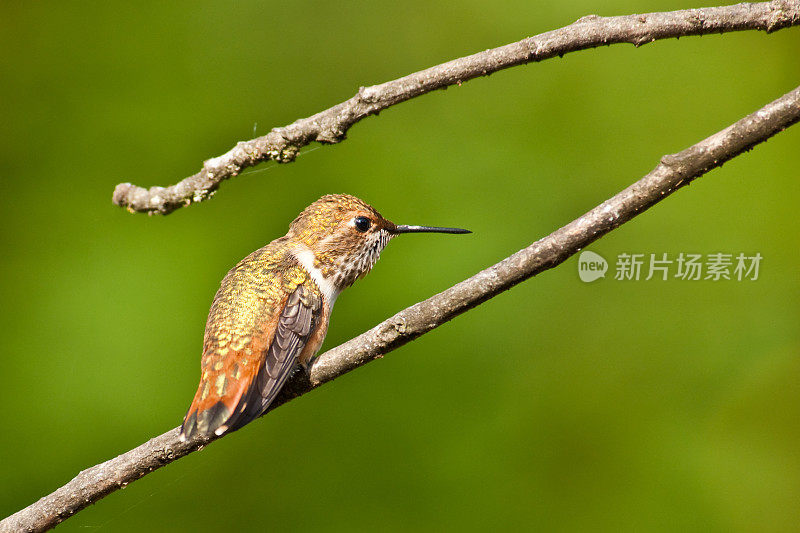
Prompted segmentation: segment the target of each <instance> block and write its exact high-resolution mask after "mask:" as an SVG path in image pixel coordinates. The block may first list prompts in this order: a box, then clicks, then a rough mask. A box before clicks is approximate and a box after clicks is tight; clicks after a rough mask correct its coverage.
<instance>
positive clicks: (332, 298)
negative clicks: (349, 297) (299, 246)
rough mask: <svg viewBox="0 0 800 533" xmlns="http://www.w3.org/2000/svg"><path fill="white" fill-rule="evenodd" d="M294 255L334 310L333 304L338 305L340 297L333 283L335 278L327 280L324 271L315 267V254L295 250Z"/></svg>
mask: <svg viewBox="0 0 800 533" xmlns="http://www.w3.org/2000/svg"><path fill="white" fill-rule="evenodd" d="M292 253H293V255H294V257H295V259H297V261H298V262H299V263H300V264H301V265H303V268H305V269H306V270H307V271H308V273H309V274H311V277H312V278H313V279H314V282H315V283H316V284H317V287H319V290H320V291H322V295H323V296H324V297H325V302H326V303H327V304H328V308H329V309H333V304H334V303H336V298H337V297H338V296H339V289H338V288H337V287H336V284H335V283H334V282H333V277H330V278H326V277H325V276H323V275H322V271H321V270H320V269H318V268H317V267H315V266H314V252H312V251H311V250H309V249H308V248H306V249H305V250H294V251H293V252H292Z"/></svg>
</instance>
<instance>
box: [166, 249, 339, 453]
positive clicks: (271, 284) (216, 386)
mask: <svg viewBox="0 0 800 533" xmlns="http://www.w3.org/2000/svg"><path fill="white" fill-rule="evenodd" d="M240 270H241V269H239V267H237V268H236V269H234V270H232V271H231V273H230V274H229V275H228V276H227V277H226V279H225V280H223V283H222V287H221V288H220V291H219V292H218V293H217V296H216V297H215V300H214V304H213V305H212V309H211V313H210V314H209V321H208V324H207V325H206V342H205V346H204V353H203V362H202V364H203V373H202V377H201V380H200V385H199V387H198V390H197V393H196V394H195V397H194V401H193V402H192V405H191V407H189V411H188V413H187V414H186V418H185V419H184V422H183V426H182V428H181V435H182V437H183V438H191V437H192V436H193V435H194V434H195V433H203V434H211V433H216V434H217V435H222V434H223V433H225V432H226V431H232V430H236V429H239V428H241V427H242V426H244V425H245V424H247V423H248V422H251V421H252V420H254V419H256V418H258V417H259V416H261V415H262V414H263V413H264V411H266V409H267V408H268V407H269V405H270V403H271V402H272V401H273V400H274V399H275V396H276V395H277V394H278V392H280V390H281V388H282V387H283V385H284V383H285V382H286V379H287V378H288V377H289V375H290V374H291V372H292V369H293V368H294V366H295V363H296V362H297V360H298V358H300V356H301V355H302V356H303V357H304V358H306V357H310V356H311V355H313V353H308V352H316V350H317V349H318V348H319V346H320V344H322V337H324V334H325V330H326V329H327V320H326V317H324V316H323V315H324V313H325V310H324V306H323V303H322V295H321V293H320V292H319V289H318V288H317V286H316V285H315V284H314V282H313V281H312V280H311V279H310V277H309V276H308V274H307V273H306V272H305V270H304V269H302V268H301V267H300V266H299V265H296V266H292V267H290V268H289V269H286V270H284V269H280V270H270V271H268V272H267V273H266V274H265V279H264V280H262V282H263V283H261V284H260V285H259V288H256V289H253V284H252V282H251V281H252V280H247V279H246V278H247V273H246V272H245V273H244V274H243V273H242V272H241V271H240ZM262 273H263V272H262ZM242 279H244V280H245V281H250V282H248V283H242Z"/></svg>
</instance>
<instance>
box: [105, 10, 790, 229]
mask: <svg viewBox="0 0 800 533" xmlns="http://www.w3.org/2000/svg"><path fill="white" fill-rule="evenodd" d="M796 25H800V0H774V1H772V2H762V3H757V4H737V5H733V6H723V7H709V8H701V9H685V10H681V11H670V12H664V13H647V14H642V15H627V16H621V17H600V16H597V15H589V16H586V17H583V18H581V19H579V20H578V21H577V22H575V23H573V24H570V25H569V26H565V27H563V28H560V29H558V30H554V31H549V32H547V33H542V34H540V35H537V36H535V37H529V38H527V39H523V40H521V41H519V42H516V43H511V44H507V45H505V46H501V47H499V48H494V49H491V50H486V51H484V52H480V53H477V54H473V55H471V56H466V57H461V58H459V59H454V60H453V61H448V62H447V63H442V64H441V65H437V66H435V67H431V68H428V69H426V70H422V71H420V72H415V73H414V74H410V75H408V76H405V77H403V78H399V79H396V80H393V81H389V82H386V83H382V84H380V85H373V86H371V87H362V88H361V89H359V91H358V93H357V94H356V95H355V96H353V97H352V98H350V99H349V100H346V101H344V102H342V103H340V104H338V105H335V106H333V107H331V108H330V109H326V110H325V111H322V112H320V113H317V114H316V115H313V116H311V117H308V118H303V119H300V120H298V121H296V122H294V123H293V124H290V125H288V126H284V127H282V128H275V129H273V130H272V131H270V132H269V133H268V134H267V135H264V136H263V137H258V138H256V139H252V140H250V141H246V142H244V141H243V142H240V143H238V144H237V145H236V146H235V147H234V148H233V149H231V150H230V151H228V152H227V153H225V154H223V155H221V156H219V157H215V158H213V159H209V160H208V161H206V162H205V163H204V164H203V168H202V170H201V171H200V172H198V173H197V174H195V175H193V176H190V177H188V178H186V179H184V180H182V181H180V182H179V183H177V184H175V185H171V186H169V187H152V188H150V189H149V190H148V189H145V188H142V187H139V186H136V185H132V184H130V183H120V184H119V185H117V187H116V189H115V190H114V196H113V201H114V203H115V204H117V205H119V206H122V207H125V208H127V209H128V210H129V211H131V212H140V213H150V214H161V215H166V214H168V213H171V212H172V211H174V210H176V209H178V208H179V207H183V206H185V205H190V204H192V203H195V202H200V201H202V200H205V199H207V198H209V197H211V196H212V195H213V194H214V192H216V190H217V189H218V188H219V186H220V183H221V182H222V181H224V180H226V179H228V178H231V177H233V176H236V175H238V174H239V173H240V172H241V171H242V170H243V169H245V168H247V167H251V166H253V165H256V164H258V163H260V162H262V161H267V160H274V161H277V162H279V163H291V162H292V161H294V160H295V158H296V157H297V153H298V151H299V150H300V149H301V148H302V147H304V146H306V145H308V144H310V143H311V142H313V141H317V142H320V143H338V142H340V141H342V140H344V138H345V135H346V133H347V130H349V129H350V127H352V126H353V125H354V124H355V123H357V122H359V121H360V120H361V119H363V118H365V117H368V116H369V115H377V114H378V113H379V112H380V111H383V110H384V109H386V108H388V107H390V106H393V105H395V104H399V103H400V102H405V101H406V100H409V99H411V98H414V97H415V96H419V95H422V94H425V93H429V92H431V91H434V90H436V89H443V88H447V87H448V86H450V85H454V84H461V83H462V82H465V81H468V80H471V79H473V78H477V77H479V76H486V75H488V74H491V73H493V72H497V71H499V70H503V69H505V68H509V67H513V66H515V65H522V64H526V63H529V62H532V61H534V62H535V61H542V60H544V59H549V58H551V57H555V56H563V55H564V54H567V53H569V52H575V51H577V50H585V49H587V48H593V47H597V46H602V45H609V44H613V43H631V44H633V45H635V46H641V45H643V44H647V43H650V42H653V41H656V40H660V39H668V38H672V37H684V36H689V35H706V34H709V33H726V32H731V31H741V30H761V31H766V32H773V31H777V30H779V29H781V28H786V27H789V26H796Z"/></svg>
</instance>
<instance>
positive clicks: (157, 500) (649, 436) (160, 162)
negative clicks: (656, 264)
mask: <svg viewBox="0 0 800 533" xmlns="http://www.w3.org/2000/svg"><path fill="white" fill-rule="evenodd" d="M688 7H698V6H697V5H695V4H692V3H686V2H675V1H662V2H656V1H625V0H617V1H614V2H604V3H602V4H596V3H591V2H585V1H577V2H570V3H564V4H557V3H553V2H530V1H510V2H503V3H487V2H479V1H466V2H458V3H430V2H421V1H417V2H402V3H399V4H398V3H388V2H386V3H382V4H376V3H375V2H328V3H310V2H305V3H277V4H276V3H268V2H237V3H235V4H233V3H228V2H202V1H201V2H198V1H193V2H169V3H164V2H145V3H136V4H131V3H127V2H95V3H89V2H87V3H64V2H35V3H34V2H26V3H22V2H8V3H4V5H3V7H2V8H0V9H1V10H2V11H0V50H2V52H0V79H2V80H3V81H2V82H1V83H0V106H2V107H1V108H2V114H3V116H4V124H5V126H4V127H3V130H2V133H0V135H2V143H1V145H0V172H1V174H0V180H2V195H1V196H0V210H1V211H0V212H1V213H2V215H0V216H1V217H2V219H0V220H1V221H2V226H3V227H2V231H0V245H1V248H0V249H2V261H1V262H0V275H2V280H3V282H2V284H0V299H1V300H2V311H1V312H2V320H1V321H0V332H2V337H3V342H2V345H0V357H2V369H3V370H2V377H3V380H2V381H3V385H2V387H0V400H2V405H3V412H4V414H5V415H4V416H5V417H4V419H3V421H2V430H1V431H2V438H0V461H2V464H3V467H2V469H0V515H3V516H5V515H7V514H10V513H12V512H14V511H16V510H18V509H19V508H21V507H23V506H26V505H28V504H29V503H31V502H33V501H34V500H36V499H37V498H39V497H41V496H43V495H45V494H46V493H48V492H50V491H52V490H54V489H55V488H57V487H58V486H60V485H62V484H63V483H65V482H66V481H68V480H69V479H70V478H71V477H72V476H74V475H75V474H77V473H78V471H79V470H81V469H83V468H86V467H88V466H91V465H94V464H96V463H98V462H100V461H103V460H105V459H108V458H110V457H112V456H114V455H116V454H119V453H122V452H124V451H126V450H128V449H130V448H132V447H134V446H136V445H138V444H140V443H142V442H143V441H144V440H146V439H147V438H149V437H152V436H155V435H157V434H160V433H161V432H163V431H166V430H168V429H170V428H172V427H174V426H176V425H178V424H179V423H180V421H181V418H182V416H183V414H184V412H185V410H186V408H187V407H188V404H189V402H190V400H191V398H192V395H193V394H194V391H195V387H196V385H197V380H198V377H199V360H200V346H201V339H202V335H203V326H204V322H205V317H206V313H207V311H208V307H209V304H210V302H211V298H212V296H213V294H214V292H215V290H216V288H217V286H218V283H219V281H220V279H221V278H222V277H223V275H224V274H225V272H226V271H227V269H228V268H230V267H231V266H233V265H234V264H235V263H236V262H237V261H238V260H239V259H240V258H242V257H244V256H245V255H247V254H248V253H249V252H251V251H252V250H254V249H256V248H258V247H260V246H262V245H263V244H264V243H266V242H268V241H270V240H272V239H273V238H276V237H278V236H280V235H283V234H284V233H285V231H286V228H287V226H288V224H289V222H290V221H291V220H292V218H293V217H294V216H295V215H296V214H297V213H298V212H299V211H300V210H301V209H302V208H303V207H305V206H306V205H307V204H309V203H310V202H312V201H313V200H315V199H316V198H317V197H319V196H321V195H322V194H325V193H331V192H348V193H352V194H355V195H358V196H360V197H362V198H364V199H366V200H367V201H369V202H370V203H372V204H374V205H375V206H376V207H377V208H378V209H379V210H380V211H381V212H382V213H383V214H384V215H386V216H387V217H388V218H390V219H392V220H395V221H396V222H398V223H411V224H436V225H454V226H463V227H467V228H470V229H472V230H473V231H474V232H475V233H474V235H472V236H470V237H467V238H450V237H439V236H414V237H407V238H403V239H398V240H396V241H395V242H393V243H392V244H391V245H390V246H389V247H388V249H387V250H386V252H385V253H384V254H383V258H382V260H381V261H380V263H379V264H378V266H377V267H376V269H375V271H374V272H373V273H372V274H371V275H370V276H368V277H367V278H366V279H365V280H364V281H361V282H359V283H357V284H356V286H355V287H354V288H352V289H350V290H349V291H348V292H346V293H345V294H344V295H343V297H342V298H340V300H339V302H338V303H337V306H336V313H335V314H334V316H333V320H332V323H331V328H330V332H329V335H328V338H327V341H326V344H325V346H326V347H332V346H335V345H337V344H339V343H341V342H343V341H345V340H347V339H349V338H351V337H353V336H355V335H356V334H358V333H360V332H362V331H364V330H366V329H367V328H369V327H371V326H373V325H374V324H376V323H377V322H379V321H381V320H382V319H384V318H386V317H388V316H390V315H391V314H393V313H395V312H396V311H398V310H400V309H402V308H404V307H406V306H408V305H410V304H412V303H414V302H416V301H418V300H420V299H423V298H425V297H427V296H429V295H431V294H433V293H435V292H438V291H440V290H443V289H445V288H446V287H448V286H450V285H451V284H453V283H454V282H457V281H459V280H461V279H462V278H465V277H467V276H469V275H471V274H473V273H475V272H476V271H477V270H479V269H481V268H484V267H486V266H488V265H490V264H492V263H494V262H495V261H497V260H500V259H502V258H503V257H505V256H506V255H508V254H510V253H512V252H515V251H516V250H518V249H519V248H522V247H524V246H526V245H527V244H529V243H530V242H532V241H534V240H536V239H538V238H540V237H542V236H544V235H546V234H548V233H549V232H551V231H553V230H554V229H556V228H558V227H559V226H561V225H563V224H565V223H567V222H569V221H570V220H572V219H573V218H574V217H576V216H578V215H580V214H582V213H583V212H585V211H586V210H588V209H590V208H591V207H593V206H594V205H596V204H598V203H600V202H601V201H603V200H605V199H606V198H607V197H609V196H611V195H612V194H614V193H615V192H617V191H618V190H620V189H622V188H623V187H625V186H627V185H628V184H630V183H631V182H633V181H634V180H636V179H638V178H639V177H640V176H642V175H643V174H645V173H646V172H648V171H649V170H650V169H651V168H652V167H653V166H654V165H655V164H656V162H657V161H658V159H659V157H660V156H661V155H663V154H666V153H672V152H676V151H679V150H681V149H683V148H685V147H687V146H689V145H691V144H693V143H695V142H697V141H699V140H700V139H702V138H704V137H706V136H708V135H710V134H711V133H713V132H715V131H717V130H719V129H721V128H722V127H724V126H726V125H728V124H729V123H731V122H733V121H735V120H737V119H739V118H740V117H742V116H743V115H745V114H747V113H750V112H752V111H754V110H756V109H757V108H759V107H761V106H762V105H764V104H766V103H767V102H769V101H771V100H773V99H775V98H777V97H778V96H780V95H782V94H784V93H785V92H787V91H789V90H791V89H792V88H794V87H795V86H796V85H797V84H798V83H800V61H798V57H800V56H798V48H799V47H800V30H798V29H789V30H783V31H780V32H778V33H776V34H773V35H766V34H764V33H757V32H746V33H738V34H728V35H723V36H719V35H715V36H706V37H702V38H686V39H680V40H669V41H661V42H657V43H654V44H651V45H648V46H645V47H642V48H640V49H635V48H634V47H633V46H630V45H616V46H612V47H607V48H600V49H595V50H589V51H584V52H579V53H575V54H570V55H568V56H566V57H564V58H563V59H554V60H549V61H545V62H544V63H541V64H533V65H528V66H523V67H515V68H513V69H510V70H507V71H504V72H501V73H498V74H495V75H493V76H491V77H489V78H484V79H478V80H474V81H471V82H469V83H467V84H465V85H463V86H462V87H454V88H451V89H449V90H447V91H439V92H436V93H435V94H430V95H427V96H424V97H421V98H418V99H415V100H413V101H411V102H408V103H404V104H402V105H400V106H397V107H395V108H392V109H390V110H388V111H385V112H383V113H381V115H380V117H372V118H369V119H367V120H365V121H364V122H362V123H361V124H358V125H357V126H355V127H354V128H353V129H352V130H351V131H350V134H349V138H348V140H347V141H346V142H344V143H342V144H340V145H337V146H326V147H323V148H320V149H313V148H311V149H309V148H307V149H306V150H304V153H303V155H302V156H301V157H300V158H299V159H298V161H297V162H296V163H294V164H291V165H286V166H278V165H276V164H274V163H272V164H265V165H261V166H259V167H257V168H256V169H255V171H253V170H250V171H248V172H247V173H245V174H243V175H242V176H240V177H237V178H236V179H234V180H233V181H230V182H227V183H225V184H224V185H223V187H222V188H221V190H220V191H219V193H218V194H217V196H216V197H215V198H214V199H213V200H212V201H209V202H206V203H203V204H199V205H196V206H193V207H190V208H188V209H181V210H179V211H177V212H176V213H174V214H172V215H170V216H168V217H147V216H145V215H131V214H128V213H127V212H125V211H124V210H121V209H119V208H117V207H115V206H113V205H112V204H111V201H110V200H111V192H112V190H113V188H114V185H115V184H117V183H118V182H122V181H131V182H134V183H137V184H140V185H146V186H150V185H167V184H171V183H174V182H175V181H177V180H179V179H182V178H183V177H185V176H188V175H190V174H193V173H194V172H196V171H197V170H198V169H199V168H200V166H201V164H202V161H203V160H204V159H207V158H210V157H214V156H217V155H219V154H221V153H223V152H225V151H227V150H228V149H229V148H230V147H231V146H233V145H234V144H235V143H236V142H237V141H240V140H246V139H249V138H251V137H253V132H254V130H255V131H256V132H257V134H258V135H262V134H264V133H266V132H267V131H268V130H269V129H270V128H271V127H273V126H281V125H285V124H287V123H289V122H291V121H293V120H295V119H297V118H300V117H305V116H308V115H310V114H313V113H315V112H317V111H320V110H322V109H325V108H327V107H329V106H331V105H333V104H336V103H338V102H340V101H342V100H344V99H346V98H349V97H350V96H351V95H352V94H354V92H355V91H356V90H357V88H358V87H359V86H360V85H369V84H374V83H379V82H383V81H386V80H389V79H393V78H396V77H399V76H402V75H405V74H408V73H410V72H413V71H416V70H419V69H421V68H424V67H427V66H430V65H433V64H437V63H440V62H442V61H446V60H448V59H452V58H455V57H459V56H462V55H466V54H469V53H473V52H476V51H479V50H483V49H486V48H490V47H495V46H499V45H502V44H506V43H509V42H513V41H517V40H519V39H521V38H523V37H526V36H529V35H533V34H536V33H540V32H543V31H547V30H551V29H554V28H557V27H560V26H563V25H566V24H568V23H570V22H572V21H574V20H575V19H577V18H579V17H581V16H583V15H587V14H589V13H598V14H601V15H617V14H630V13H635V12H645V11H663V10H672V9H681V8H688ZM799 147H800V127H794V128H791V129H790V130H788V131H786V132H785V133H781V134H780V135H778V136H777V137H775V138H774V139H773V140H771V141H769V142H768V143H766V144H765V145H762V146H759V147H757V148H756V149H755V150H754V151H752V152H750V153H748V154H745V155H744V156H742V157H740V158H738V159H736V160H734V161H733V162H731V163H728V164H726V165H725V166H724V168H722V169H721V170H715V171H714V172H712V173H711V174H710V175H708V176H706V177H704V178H702V179H700V180H699V181H698V182H696V183H695V184H694V185H692V186H691V187H689V188H687V189H684V190H682V191H680V192H679V193H678V194H676V195H675V196H674V197H672V198H670V199H668V200H667V201H665V202H664V203H662V204H660V205H658V206H657V207H656V208H654V209H653V210H651V211H649V212H647V213H646V214H645V215H643V216H642V217H640V218H637V219H636V220H634V221H632V222H631V223H629V224H627V225H625V226H624V227H622V228H621V229H619V230H618V231H615V232H613V233H612V234H611V235H609V236H608V237H606V238H604V239H602V240H601V241H599V242H597V243H595V244H594V245H593V246H592V247H591V249H592V250H593V251H595V252H598V253H600V254H602V255H604V256H605V257H606V258H608V259H609V260H611V261H613V260H614V258H615V257H616V256H617V254H619V253H622V252H628V253H646V254H649V253H657V254H660V253H663V252H668V253H670V254H677V253H679V252H696V253H703V254H708V253H715V252H728V253H739V252H746V253H749V254H750V253H755V252H759V253H761V254H762V256H763V257H764V260H763V263H762V265H761V273H760V277H759V279H758V280H757V281H754V282H753V281H749V282H748V281H742V282H737V281H720V282H711V281H700V282H689V281H680V280H670V281H656V280H651V281H638V282H636V281H630V282H622V281H615V280H614V279H613V276H611V274H613V270H612V272H609V276H608V277H607V278H606V279H604V280H600V281H597V282H595V283H592V284H584V283H582V282H580V281H579V279H578V277H577V260H576V259H575V258H572V259H571V260H569V261H568V262H567V263H565V264H564V265H562V266H561V267H559V268H557V269H555V270H553V271H550V272H547V273H545V274H543V275H541V276H539V277H537V278H535V279H533V280H530V281H528V282H526V283H524V284H523V285H521V286H519V287H517V288H515V289H513V290H512V291H510V292H507V293H504V294H502V295H500V296H498V297H497V298H495V299H494V300H491V301H490V302H488V303H486V304H485V305H482V306H480V307H478V308H477V309H475V310H473V311H472V312H470V313H468V314H466V315H463V316H461V317H459V318H457V319H456V320H454V321H453V322H451V323H449V324H447V325H445V326H444V327H442V328H440V329H438V330H436V331H434V332H432V333H431V334H429V335H426V336H424V337H423V338H421V339H419V340H418V341H417V342H414V343H411V344H409V345H407V346H405V347H403V348H402V349H400V350H398V351H397V352H394V353H392V354H390V355H389V356H387V357H386V358H385V359H383V360H381V361H378V362H376V363H374V364H370V365H368V366H367V367H364V368H362V369H359V370H358V371H356V372H353V373H351V374H349V375H347V376H345V377H342V378H341V379H338V380H337V381H336V382H335V384H331V385H328V386H325V387H323V388H322V389H320V390H318V391H315V392H314V393H312V394H309V395H307V396H305V397H303V398H301V399H300V400H298V401H294V402H292V403H290V404H288V405H286V406H285V407H282V408H280V409H278V410H277V411H275V412H274V413H273V414H271V415H270V416H268V417H266V418H264V419H262V420H260V421H258V422H256V423H253V424H251V425H249V426H248V427H247V428H245V429H244V430H242V431H239V432H238V433H235V434H233V435H231V436H229V437H228V438H225V439H223V440H221V441H219V442H216V443H214V444H213V445H211V446H209V447H208V448H207V449H205V450H203V451H202V452H200V453H195V454H192V455H190V456H188V457H186V458H183V459H182V460H180V461H178V462H176V463H174V464H171V465H169V466H168V467H166V468H164V469H162V470H159V471H157V472H155V473H153V474H152V475H149V476H147V477H146V478H144V479H142V480H140V481H137V482H136V483H133V484H131V485H130V486H129V487H128V488H127V489H126V490H124V491H120V492H117V493H115V494H113V495H111V496H109V497H108V498H106V499H104V500H102V501H100V502H99V503H98V504H96V505H94V506H92V507H91V508H89V509H87V510H85V511H83V512H81V513H80V514H79V515H77V516H76V517H74V518H72V519H70V520H68V521H67V522H66V523H64V524H63V525H62V526H59V529H60V530H65V531H68V530H77V531H86V530H87V528H88V530H90V531H91V530H95V529H100V530H108V531H142V530H150V531H218V530H225V529H234V528H235V529H239V530H242V531H260V530H265V529H268V530H278V531H307V530H331V531H352V530H359V529H375V528H380V529H384V530H398V531H400V530H406V529H414V530H421V531H433V530H436V531H438V530H486V529H495V528H498V527H513V528H541V529H544V530H552V531H579V530H595V531H598V530H608V531H620V530H625V531H643V530H649V531H657V530H664V531H675V530H694V531H753V530H761V531H788V530H796V528H797V524H798V521H800V506H798V503H797V502H798V501H800V451H798V440H800V427H799V425H800V388H798V378H800V358H798V355H800V354H799V352H800V350H798V347H800V328H799V327H798V323H799V321H800V304H799V303H798V298H797V295H798V289H800V277H799V276H798V274H797V270H798V259H797V249H796V246H797V245H798V238H797V235H798V232H797V227H796V224H797V221H796V212H797V203H798V199H800V180H799V179H798V177H800V176H798V168H799V167H800V148H799ZM612 269H613V265H612Z"/></svg>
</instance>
